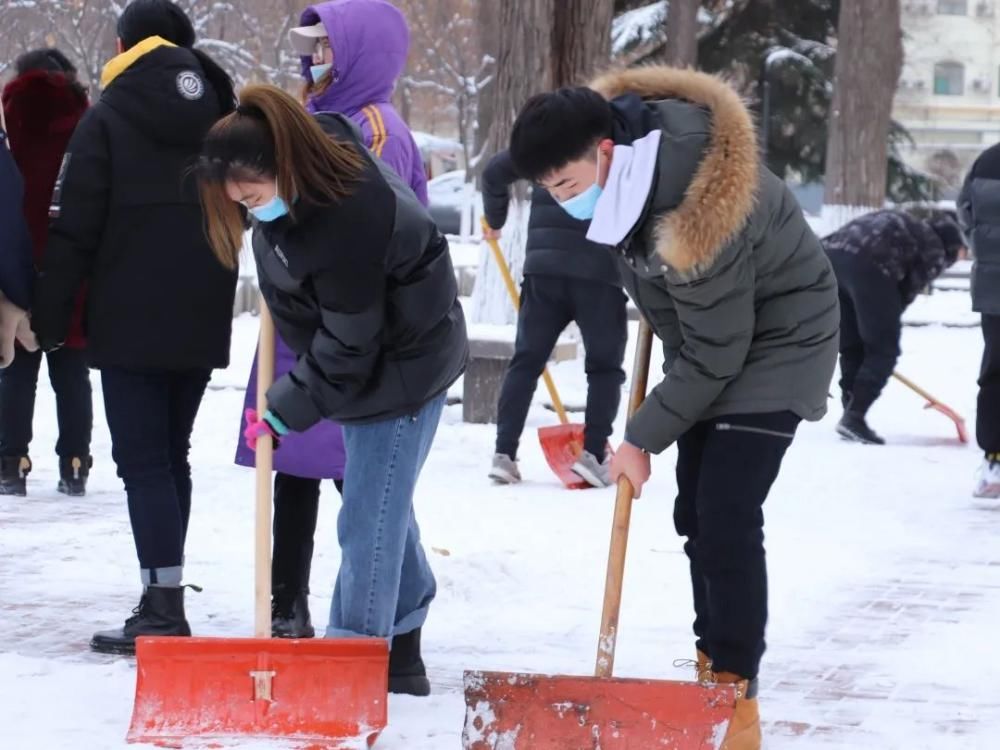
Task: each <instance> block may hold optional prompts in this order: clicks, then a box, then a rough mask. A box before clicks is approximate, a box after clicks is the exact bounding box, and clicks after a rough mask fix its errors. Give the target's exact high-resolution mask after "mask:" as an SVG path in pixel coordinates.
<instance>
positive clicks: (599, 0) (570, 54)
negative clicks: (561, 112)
mask: <svg viewBox="0 0 1000 750" xmlns="http://www.w3.org/2000/svg"><path fill="white" fill-rule="evenodd" d="M696 2H697V0H696ZM614 6H615V3H614V0H557V2H556V3H555V16H554V18H553V20H552V85H553V87H558V86H582V85H585V84H586V83H587V81H588V80H590V78H591V77H593V75H594V74H595V73H596V72H599V71H601V70H603V69H605V68H607V67H608V66H609V64H610V61H611V18H612V16H613V15H614Z"/></svg>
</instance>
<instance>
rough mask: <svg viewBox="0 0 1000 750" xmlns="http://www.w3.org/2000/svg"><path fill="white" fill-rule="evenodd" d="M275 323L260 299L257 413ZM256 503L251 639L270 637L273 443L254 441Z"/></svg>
mask: <svg viewBox="0 0 1000 750" xmlns="http://www.w3.org/2000/svg"><path fill="white" fill-rule="evenodd" d="M274 347H275V335H274V321H273V320H272V319H271V311H270V310H268V309H267V303H266V302H265V301H264V297H263V296H261V298H260V339H259V341H258V344H257V414H259V415H263V414H264V412H266V411H267V391H268V389H269V388H270V387H271V384H272V383H274V358H275V351H274ZM256 459H257V460H256V465H257V503H256V524H255V529H254V540H255V541H254V638H270V637H271V481H272V477H271V474H272V471H273V468H274V442H273V441H272V440H271V436H270V435H265V436H263V437H261V438H259V439H258V440H257V456H256Z"/></svg>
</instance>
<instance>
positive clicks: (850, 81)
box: [825, 0, 903, 219]
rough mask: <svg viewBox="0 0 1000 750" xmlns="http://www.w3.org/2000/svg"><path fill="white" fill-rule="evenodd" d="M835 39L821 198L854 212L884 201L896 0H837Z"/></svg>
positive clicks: (899, 55)
mask: <svg viewBox="0 0 1000 750" xmlns="http://www.w3.org/2000/svg"><path fill="white" fill-rule="evenodd" d="M837 39H838V42H837V62H836V67H835V70H834V90H833V107H832V111H831V118H830V133H829V136H828V140H827V150H826V189H825V202H826V205H827V206H828V207H831V209H832V210H836V211H838V212H840V213H844V212H845V211H846V212H847V213H850V214H854V213H857V212H858V211H860V210H863V209H868V208H881V207H882V206H883V205H884V203H885V194H886V178H887V171H888V155H889V154H888V151H889V125H890V121H891V112H892V98H893V94H894V93H895V91H896V84H897V83H898V81H899V74H900V70H901V69H902V65H903V33H902V30H901V28H900V11H899V0H879V2H877V3H873V2H870V0H841V4H840V21H839V26H838V30H837ZM834 207H838V208H834ZM839 207H846V208H839ZM833 218H834V217H831V219H833ZM843 218H850V217H847V216H844V217H843Z"/></svg>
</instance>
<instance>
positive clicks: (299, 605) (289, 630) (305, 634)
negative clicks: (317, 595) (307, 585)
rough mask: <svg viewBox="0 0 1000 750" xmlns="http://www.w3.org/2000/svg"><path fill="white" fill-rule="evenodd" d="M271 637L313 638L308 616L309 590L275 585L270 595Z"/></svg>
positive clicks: (313, 630) (313, 634) (314, 634)
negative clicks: (295, 589) (294, 589)
mask: <svg viewBox="0 0 1000 750" xmlns="http://www.w3.org/2000/svg"><path fill="white" fill-rule="evenodd" d="M271 637H272V638H315V637H316V630H315V629H314V628H313V626H312V618H311V617H310V616H309V592H308V591H289V590H286V589H285V588H284V587H281V586H276V587H275V591H274V594H272V596H271Z"/></svg>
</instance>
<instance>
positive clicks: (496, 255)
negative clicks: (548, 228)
mask: <svg viewBox="0 0 1000 750" xmlns="http://www.w3.org/2000/svg"><path fill="white" fill-rule="evenodd" d="M482 224H483V231H486V230H488V229H489V228H490V225H489V224H488V223H487V222H486V219H485V218H484V219H483V220H482ZM483 239H485V240H486V244H487V245H489V248H490V254H491V255H492V256H493V260H494V262H496V265H497V269H498V270H499V271H500V276H501V277H502V278H503V284H504V286H505V287H507V294H509V295H510V301H511V302H512V303H513V304H514V310H515V311H517V312H520V311H521V300H520V297H519V295H518V291H517V284H515V283H514V277H513V276H511V275H510V269H509V268H508V267H507V258H505V257H504V254H503V251H502V250H501V249H500V243H498V242H497V241H496V240H495V239H492V238H491V237H484V238H483ZM542 380H544V381H545V387H546V389H548V391H549V398H550V399H552V408H554V409H555V410H556V414H558V415H559V421H560V422H561V423H562V424H569V417H568V416H567V415H566V407H565V406H563V402H562V399H561V398H559V391H557V390H556V384H555V381H554V380H552V374H551V373H550V372H549V368H548V367H546V368H545V369H544V370H542Z"/></svg>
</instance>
